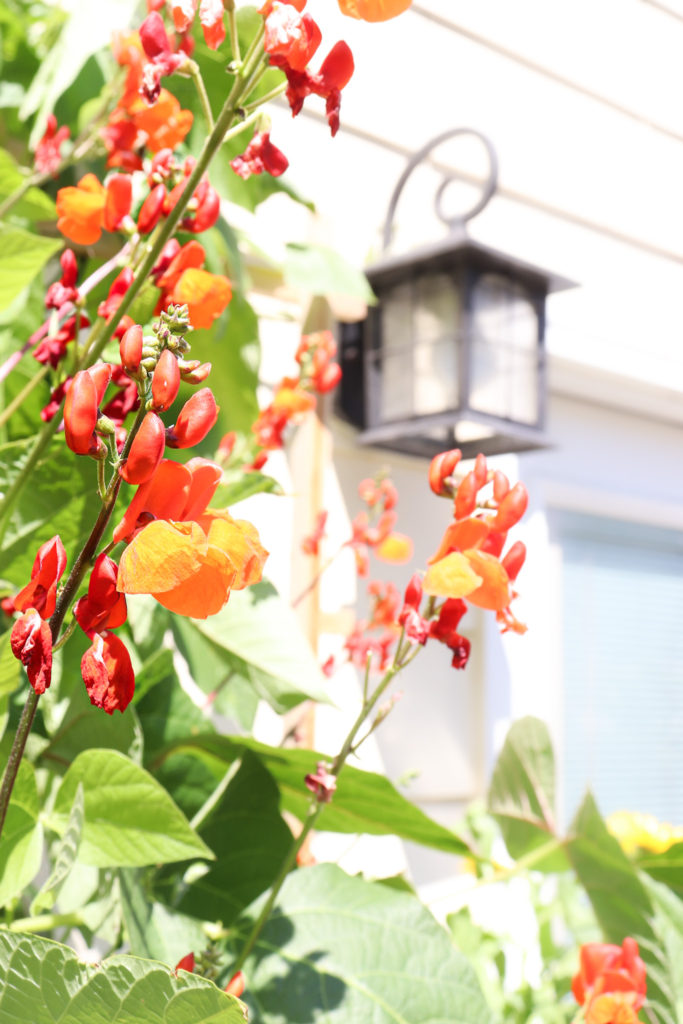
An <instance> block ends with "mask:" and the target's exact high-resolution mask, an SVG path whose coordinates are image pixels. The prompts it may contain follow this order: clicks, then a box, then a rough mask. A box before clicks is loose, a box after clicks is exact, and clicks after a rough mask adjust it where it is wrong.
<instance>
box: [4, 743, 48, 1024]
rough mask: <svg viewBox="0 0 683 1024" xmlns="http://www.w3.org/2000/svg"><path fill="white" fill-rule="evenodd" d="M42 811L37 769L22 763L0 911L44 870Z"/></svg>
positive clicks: (10, 813)
mask: <svg viewBox="0 0 683 1024" xmlns="http://www.w3.org/2000/svg"><path fill="white" fill-rule="evenodd" d="M39 811H40V804H39V802H38V789H37V787H36V776H35V772H34V770H33V765H31V764H29V763H28V762H27V761H22V762H21V764H20V765H19V771H18V772H17V778H16V781H15V783H14V789H13V790H12V799H11V800H10V805H9V807H8V809H7V817H6V818H5V825H4V829H3V833H2V842H0V907H4V906H6V904H7V903H8V902H9V901H10V900H11V899H13V898H14V897H15V896H18V895H19V894H20V893H21V892H22V891H23V890H24V889H25V888H26V886H27V885H28V884H29V882H30V881H31V880H32V879H33V878H34V876H35V875H36V873H37V871H38V869H39V868H40V861H41V858H42V853H43V830H42V827H41V826H40V824H39V822H38V813H39ZM0 1020H2V1016H1V1015H0Z"/></svg>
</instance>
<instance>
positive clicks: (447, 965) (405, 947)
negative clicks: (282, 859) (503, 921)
mask: <svg viewBox="0 0 683 1024" xmlns="http://www.w3.org/2000/svg"><path fill="white" fill-rule="evenodd" d="M258 909H259V905H258V904H257V905H256V906H255V907H253V908H252V910H251V911H250V912H249V916H250V917H253V916H254V915H255V914H256V913H257V912H258ZM236 928H237V929H238V930H239V931H240V932H241V935H240V936H239V939H238V941H237V942H236V943H235V948H237V949H238V948H239V947H240V944H241V942H243V941H244V939H245V937H246V936H247V935H248V933H249V926H248V922H244V923H243V924H242V923H238V925H237V926H236ZM245 974H246V976H247V977H248V979H249V985H248V988H247V991H246V992H245V995H244V998H245V1000H246V1001H247V1002H248V1003H249V1002H250V1003H251V1005H252V1007H253V1011H252V1012H253V1017H254V1018H255V1019H256V1020H258V1021H259V1024H283V1022H285V1021H286V1022H287V1024H351V1022H353V1024H492V1021H493V1017H492V1015H491V1012H490V1010H489V1008H488V1007H487V1005H486V1002H485V1000H484V997H483V995H482V992H481V989H480V987H479V985H478V983H477V979H476V976H475V974H474V971H473V969H472V967H470V965H469V963H468V962H467V960H465V958H464V957H463V956H462V955H461V954H460V953H458V952H457V950H455V949H454V948H453V946H452V944H451V941H450V939H449V937H448V935H447V934H446V932H445V931H444V930H443V928H442V927H441V926H440V925H439V924H437V922H436V921H435V920H434V918H433V917H432V916H431V914H430V913H429V912H428V911H427V910H426V908H425V907H423V906H422V904H421V903H420V902H419V901H418V900H417V899H416V898H415V897H414V896H411V895H409V894H408V893H403V892H397V891H396V890H394V889H391V888H389V887H388V886H386V885H377V884H374V883H372V882H366V881H364V880H363V879H361V878H350V877H349V876H348V875H346V874H344V872H343V871H341V870H340V869H339V868H338V867H336V866H334V865H332V864H324V865H319V866H317V867H313V868H304V869H299V870H298V871H295V872H294V873H293V874H291V875H290V876H289V877H288V879H287V880H286V882H285V884H284V886H283V887H282V890H281V891H280V894H279V896H278V899H277V903H276V905H275V908H274V910H273V912H272V914H271V917H270V919H269V920H268V922H267V924H266V925H265V927H264V929H263V931H262V932H261V934H260V936H259V938H258V939H257V942H256V946H255V949H254V953H253V955H252V957H251V958H249V959H248V960H247V962H246V964H245Z"/></svg>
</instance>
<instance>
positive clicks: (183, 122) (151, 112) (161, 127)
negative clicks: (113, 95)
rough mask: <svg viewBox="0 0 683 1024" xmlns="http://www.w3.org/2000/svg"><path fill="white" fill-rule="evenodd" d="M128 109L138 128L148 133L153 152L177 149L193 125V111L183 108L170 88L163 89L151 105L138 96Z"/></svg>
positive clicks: (148, 140)
mask: <svg viewBox="0 0 683 1024" xmlns="http://www.w3.org/2000/svg"><path fill="white" fill-rule="evenodd" d="M128 110H129V113H130V114H131V116H132V118H133V122H134V124H135V126H136V128H138V129H140V131H143V132H145V133H146V135H147V148H148V149H149V150H150V151H151V152H152V153H158V152H159V150H161V149H175V147H176V146H178V145H179V144H180V143H181V142H182V141H183V139H184V138H185V136H186V135H187V133H188V132H189V130H190V128H191V127H192V111H190V110H181V108H180V103H179V101H178V100H177V99H176V98H175V96H174V95H173V94H172V93H170V92H169V91H168V89H162V90H161V92H160V94H159V99H158V100H157V101H156V103H154V104H153V105H152V106H151V107H150V106H148V105H147V104H146V103H145V101H144V100H143V99H142V97H141V96H138V98H137V99H136V100H133V102H132V103H131V104H130V106H129V108H128Z"/></svg>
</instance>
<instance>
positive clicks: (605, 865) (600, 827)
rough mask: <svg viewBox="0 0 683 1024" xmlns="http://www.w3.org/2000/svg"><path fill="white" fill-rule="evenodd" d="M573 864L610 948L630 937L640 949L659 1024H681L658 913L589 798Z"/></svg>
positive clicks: (572, 845) (573, 844)
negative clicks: (657, 922)
mask: <svg viewBox="0 0 683 1024" xmlns="http://www.w3.org/2000/svg"><path fill="white" fill-rule="evenodd" d="M567 852H568V854H569V859H570V861H571V863H572V866H573V867H574V870H575V871H576V873H577V875H578V876H579V881H580V882H581V884H582V885H583V887H584V889H585V890H586V893H587V895H588V898H589V899H590V901H591V904H592V906H593V910H594V911H595V916H596V917H597V919H598V922H599V924H600V927H601V928H602V930H603V932H604V935H605V938H606V939H607V941H608V942H615V943H618V944H621V943H622V942H623V940H624V939H625V938H626V936H627V935H630V936H632V937H633V938H634V939H636V940H637V941H638V943H639V945H640V951H641V956H642V958H643V960H644V961H645V964H646V966H647V971H648V1003H647V1005H648V1006H649V1008H650V1010H651V1011H652V1014H653V1015H654V1016H653V1019H654V1020H656V1021H657V1022H658V1024H676V1022H677V1018H676V1016H675V1010H674V996H673V987H672V981H671V971H670V966H671V965H669V964H667V963H666V962H665V961H664V960H663V955H662V951H661V949H660V948H659V945H660V944H659V940H658V937H657V935H656V933H655V931H654V929H653V918H654V910H653V906H652V902H651V900H650V897H649V896H648V892H647V890H646V888H645V886H644V884H643V881H642V880H641V878H640V877H639V875H638V873H637V871H636V869H635V867H634V866H633V864H632V863H631V861H630V860H629V859H628V857H627V856H626V854H625V853H624V851H623V850H622V849H621V847H620V845H619V843H618V842H617V840H616V839H615V838H614V837H613V836H611V835H610V833H609V832H608V831H607V826H606V825H605V823H604V821H603V820H602V818H601V816H600V812H599V811H598V808H597V806H596V804H595V801H594V800H593V797H592V796H591V795H590V793H589V794H587V795H586V797H585V799H584V801H583V803H582V805H581V807H580V808H579V810H578V812H577V815H576V817H575V819H574V821H573V822H572V825H571V829H570V835H569V839H568V843H567Z"/></svg>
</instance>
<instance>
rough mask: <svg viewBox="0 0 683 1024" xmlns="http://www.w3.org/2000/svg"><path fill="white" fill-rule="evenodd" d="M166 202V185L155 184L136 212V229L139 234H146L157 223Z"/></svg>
mask: <svg viewBox="0 0 683 1024" xmlns="http://www.w3.org/2000/svg"><path fill="white" fill-rule="evenodd" d="M165 202H166V186H165V185H155V187H154V188H153V189H152V191H151V192H150V193H149V195H148V196H147V198H146V199H145V201H144V203H143V204H142V206H141V207H140V212H139V214H138V231H139V232H140V234H141V235H146V234H148V233H149V232H150V231H151V230H152V229H153V228H155V227H156V226H157V224H158V223H159V218H160V217H161V214H162V213H163V211H164V203H165Z"/></svg>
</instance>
